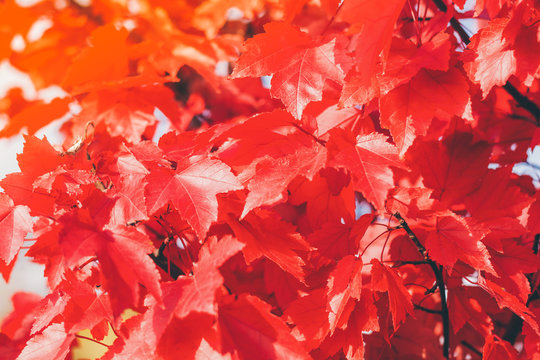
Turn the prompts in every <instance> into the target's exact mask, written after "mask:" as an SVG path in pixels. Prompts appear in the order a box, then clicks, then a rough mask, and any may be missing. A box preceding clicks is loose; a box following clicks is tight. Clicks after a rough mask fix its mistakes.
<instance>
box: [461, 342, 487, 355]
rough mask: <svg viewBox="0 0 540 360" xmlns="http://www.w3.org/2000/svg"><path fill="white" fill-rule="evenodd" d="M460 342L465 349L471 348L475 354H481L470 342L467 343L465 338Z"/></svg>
mask: <svg viewBox="0 0 540 360" xmlns="http://www.w3.org/2000/svg"><path fill="white" fill-rule="evenodd" d="M461 344H462V345H463V346H465V347H466V348H467V349H469V350H471V351H472V352H473V353H475V354H476V355H478V356H480V357H481V356H482V352H481V351H479V350H477V349H476V348H475V347H474V346H472V345H471V344H469V343H468V342H466V341H465V340H462V341H461Z"/></svg>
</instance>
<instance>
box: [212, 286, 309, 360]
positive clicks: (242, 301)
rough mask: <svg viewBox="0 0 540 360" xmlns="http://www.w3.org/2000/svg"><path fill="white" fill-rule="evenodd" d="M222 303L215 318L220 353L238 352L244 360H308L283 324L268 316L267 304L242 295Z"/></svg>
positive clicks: (272, 316)
mask: <svg viewBox="0 0 540 360" xmlns="http://www.w3.org/2000/svg"><path fill="white" fill-rule="evenodd" d="M226 300H228V301H227V302H222V303H221V304H220V307H219V317H218V324H219V325H218V326H219V328H220V329H222V330H221V337H222V344H223V350H225V351H227V352H238V354H239V355H240V357H241V358H244V359H249V358H254V357H255V358H259V357H262V358H265V359H275V358H278V357H287V358H290V359H309V358H310V357H309V355H308V354H307V353H306V352H305V350H304V349H303V347H302V346H301V345H300V343H299V342H298V341H296V340H295V339H294V338H293V337H292V335H291V334H290V333H289V330H288V327H287V325H286V324H285V323H284V322H283V321H282V320H281V319H280V318H279V317H277V316H275V315H273V314H271V313H270V305H268V304H266V303H264V302H263V301H261V300H259V299H258V298H256V297H254V296H251V295H246V294H243V295H241V296H239V297H238V299H236V300H233V299H231V297H229V298H227V299H226Z"/></svg>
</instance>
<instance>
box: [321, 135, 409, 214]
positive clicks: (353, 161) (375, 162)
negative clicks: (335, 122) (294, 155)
mask: <svg viewBox="0 0 540 360" xmlns="http://www.w3.org/2000/svg"><path fill="white" fill-rule="evenodd" d="M386 140H387V138H386V137H385V136H384V135H382V134H375V133H373V134H370V135H366V136H358V137H357V138H356V139H353V138H352V137H351V136H350V135H348V134H347V133H346V132H344V131H342V130H340V129H335V130H333V131H332V132H331V135H330V140H329V141H328V144H327V147H328V165H329V166H334V167H338V168H345V169H349V171H350V172H351V175H352V178H353V184H354V189H355V190H357V191H360V192H362V194H363V195H364V197H365V198H366V199H367V200H368V201H369V202H371V203H372V204H374V206H375V207H376V208H377V209H378V210H382V209H384V202H385V200H386V196H387V194H388V190H390V189H392V188H393V187H394V183H393V178H392V170H391V169H390V166H395V167H404V165H403V164H402V163H401V162H400V160H399V156H398V151H397V149H396V147H395V146H393V145H391V144H390V143H388V142H387V141H386Z"/></svg>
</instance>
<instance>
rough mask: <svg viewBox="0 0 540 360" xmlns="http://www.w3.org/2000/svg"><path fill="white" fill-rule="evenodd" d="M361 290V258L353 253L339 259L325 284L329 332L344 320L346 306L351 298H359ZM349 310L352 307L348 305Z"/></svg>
mask: <svg viewBox="0 0 540 360" xmlns="http://www.w3.org/2000/svg"><path fill="white" fill-rule="evenodd" d="M361 290H362V260H361V259H360V260H359V259H358V258H357V257H355V256H354V255H348V256H346V257H344V258H343V259H341V260H340V261H339V262H338V263H337V265H336V268H335V269H334V270H333V271H332V273H330V277H329V278H328V284H327V296H328V305H327V311H328V316H329V323H330V332H331V333H333V332H334V330H335V329H336V327H338V326H339V324H340V323H344V322H346V320H348V317H349V315H350V314H348V313H347V310H346V309H347V306H348V304H349V301H350V300H352V299H356V300H360V294H361ZM349 311H352V308H350V307H349Z"/></svg>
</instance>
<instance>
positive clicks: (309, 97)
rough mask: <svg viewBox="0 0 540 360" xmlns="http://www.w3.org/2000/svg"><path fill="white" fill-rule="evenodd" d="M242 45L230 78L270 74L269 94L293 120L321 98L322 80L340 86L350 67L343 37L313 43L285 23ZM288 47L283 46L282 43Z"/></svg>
mask: <svg viewBox="0 0 540 360" xmlns="http://www.w3.org/2000/svg"><path fill="white" fill-rule="evenodd" d="M264 29H265V31H266V32H265V33H264V34H260V35H257V36H255V37H254V38H253V39H250V40H248V41H247V42H246V44H245V51H244V53H243V55H242V56H241V57H240V59H239V60H238V63H237V64H236V66H235V68H234V71H233V73H232V74H231V76H232V77H233V78H236V77H246V76H264V75H273V77H272V86H271V90H270V93H271V94H272V96H273V97H276V98H279V99H281V101H282V102H283V104H284V105H285V107H286V108H287V110H288V111H289V112H290V113H291V114H292V115H293V116H294V117H295V118H296V119H300V118H301V117H302V112H303V111H304V109H305V107H306V106H307V104H308V103H310V102H311V101H318V100H321V99H322V92H323V87H324V83H325V81H326V80H327V79H328V80H333V81H335V82H337V83H342V82H343V79H344V78H345V74H346V73H347V71H348V69H349V68H350V65H351V60H350V59H349V57H348V56H347V55H346V53H345V47H346V40H345V39H344V38H341V37H340V38H336V37H334V38H330V39H320V40H312V39H311V37H310V36H309V35H308V34H306V33H304V32H302V31H300V29H298V28H296V27H294V26H293V25H290V24H288V23H281V22H272V23H268V24H266V25H265V26H264ZM284 43H285V44H287V46H286V47H283V44H284Z"/></svg>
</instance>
